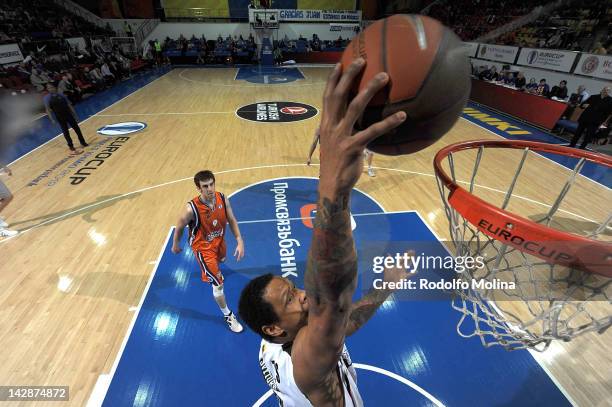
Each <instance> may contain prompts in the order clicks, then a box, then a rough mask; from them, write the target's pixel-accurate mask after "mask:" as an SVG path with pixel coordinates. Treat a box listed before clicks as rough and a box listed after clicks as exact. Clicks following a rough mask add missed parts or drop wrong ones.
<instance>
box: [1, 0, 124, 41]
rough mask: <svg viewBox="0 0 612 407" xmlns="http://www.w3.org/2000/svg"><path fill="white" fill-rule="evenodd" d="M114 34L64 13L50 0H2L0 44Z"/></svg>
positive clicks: (108, 28) (106, 28) (109, 30)
mask: <svg viewBox="0 0 612 407" xmlns="http://www.w3.org/2000/svg"><path fill="white" fill-rule="evenodd" d="M109 35H114V32H113V31H112V30H111V29H110V27H109V26H107V27H98V26H96V25H95V24H92V23H90V22H88V21H86V20H84V19H82V18H80V17H78V16H76V15H73V14H70V13H68V12H67V11H66V10H64V9H63V8H61V7H59V6H58V5H56V4H55V3H53V2H52V1H43V0H3V1H2V3H0V44H7V43H15V42H19V43H22V42H30V41H36V40H44V39H53V38H70V37H77V36H109Z"/></svg>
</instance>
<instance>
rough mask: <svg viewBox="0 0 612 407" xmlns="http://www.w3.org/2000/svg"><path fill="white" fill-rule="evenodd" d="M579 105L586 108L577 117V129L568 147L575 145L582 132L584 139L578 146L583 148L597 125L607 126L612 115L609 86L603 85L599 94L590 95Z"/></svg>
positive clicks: (593, 134)
mask: <svg viewBox="0 0 612 407" xmlns="http://www.w3.org/2000/svg"><path fill="white" fill-rule="evenodd" d="M580 107H586V109H585V111H584V112H582V114H581V115H580V117H579V118H578V129H577V130H576V134H575V135H574V137H573V138H572V141H571V143H570V147H575V146H576V144H577V143H578V140H580V137H582V135H583V133H584V140H583V141H582V144H581V145H580V148H582V149H584V148H585V147H586V145H587V144H589V143H590V142H591V140H593V137H595V133H597V130H598V129H599V127H600V126H604V127H607V124H608V122H609V120H610V115H612V97H610V88H609V87H608V86H606V87H604V88H603V89H602V90H601V92H600V94H599V95H593V96H591V97H590V98H588V99H587V101H586V102H585V103H583V104H582V105H580Z"/></svg>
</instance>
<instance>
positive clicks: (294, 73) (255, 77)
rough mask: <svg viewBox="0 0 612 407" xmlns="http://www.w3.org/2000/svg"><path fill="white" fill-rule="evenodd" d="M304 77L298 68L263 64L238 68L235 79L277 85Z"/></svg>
mask: <svg viewBox="0 0 612 407" xmlns="http://www.w3.org/2000/svg"><path fill="white" fill-rule="evenodd" d="M298 79H304V75H303V74H302V71H300V70H299V68H280V67H279V68H275V67H264V66H249V67H242V68H239V69H238V74H237V75H236V80H237V81H240V80H244V81H247V82H251V83H260V84H266V85H278V84H281V83H289V82H294V81H297V80H298Z"/></svg>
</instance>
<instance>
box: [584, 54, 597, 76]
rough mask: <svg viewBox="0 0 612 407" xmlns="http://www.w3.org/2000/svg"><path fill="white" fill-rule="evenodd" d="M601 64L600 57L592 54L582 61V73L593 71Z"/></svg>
mask: <svg viewBox="0 0 612 407" xmlns="http://www.w3.org/2000/svg"><path fill="white" fill-rule="evenodd" d="M598 66H599V58H597V57H595V56H590V57H588V58H587V59H585V60H584V62H583V63H582V73H586V74H589V73H593V72H595V70H596V69H597V67H598Z"/></svg>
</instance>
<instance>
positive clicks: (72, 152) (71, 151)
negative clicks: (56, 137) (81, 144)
mask: <svg viewBox="0 0 612 407" xmlns="http://www.w3.org/2000/svg"><path fill="white" fill-rule="evenodd" d="M70 154H72V155H79V154H83V150H81V149H80V148H74V147H73V148H71V149H70Z"/></svg>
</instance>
